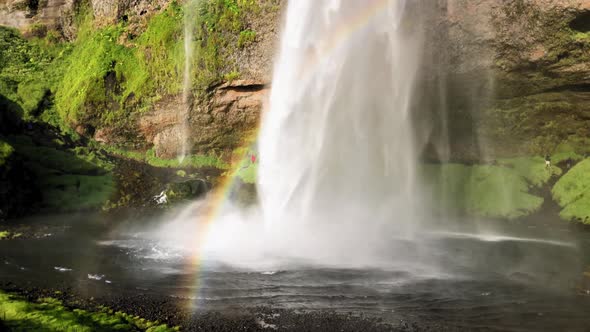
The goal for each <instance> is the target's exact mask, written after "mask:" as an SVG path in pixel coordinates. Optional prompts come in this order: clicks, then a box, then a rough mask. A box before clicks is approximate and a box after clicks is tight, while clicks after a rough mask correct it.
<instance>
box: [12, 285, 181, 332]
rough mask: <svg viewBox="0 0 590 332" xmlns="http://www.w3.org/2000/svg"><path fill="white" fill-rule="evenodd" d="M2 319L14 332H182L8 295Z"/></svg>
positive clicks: (136, 319)
mask: <svg viewBox="0 0 590 332" xmlns="http://www.w3.org/2000/svg"><path fill="white" fill-rule="evenodd" d="M0 317H2V322H3V324H4V325H5V326H6V327H7V328H8V329H9V330H11V331H80V332H82V331H89V332H90V331H149V332H167V331H178V328H170V327H168V326H166V325H165V324H160V323H158V322H151V321H147V320H145V319H142V318H140V317H137V316H131V315H128V314H126V313H123V312H120V311H117V312H114V311H113V310H109V309H108V308H104V307H102V308H100V310H99V311H95V312H91V311H86V310H81V309H71V308H68V307H65V306H64V305H63V303H62V302H61V301H59V300H56V299H53V298H41V299H38V300H37V301H35V302H29V301H26V300H25V299H24V298H22V297H19V296H15V295H10V294H7V293H4V292H0Z"/></svg>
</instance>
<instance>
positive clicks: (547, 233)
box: [0, 215, 590, 331]
mask: <svg viewBox="0 0 590 332" xmlns="http://www.w3.org/2000/svg"><path fill="white" fill-rule="evenodd" d="M111 218H112V217H111ZM108 219H109V218H107V217H104V216H95V215H90V216H89V215H69V216H55V217H40V218H36V221H34V222H43V223H50V224H53V225H54V226H55V225H58V226H60V228H59V229H62V230H63V231H60V232H56V233H55V234H47V236H45V237H42V238H39V239H22V240H19V239H17V240H8V241H0V282H9V281H12V282H14V283H16V284H20V283H24V284H27V285H35V286H40V287H52V286H55V285H68V286H70V287H72V288H73V289H75V290H76V291H77V292H80V293H81V294H89V295H92V294H96V293H100V292H104V291H110V292H121V293H122V294H124V293H142V294H157V295H163V296H170V297H174V298H179V299H189V300H190V302H191V303H192V307H193V309H194V310H226V309H239V308H244V307H256V306H270V307H275V308H292V309H301V310H325V309H328V310H336V311H342V312H356V313H365V314H369V315H377V316H380V317H383V318H384V319H385V320H389V321H399V320H400V319H403V320H407V321H413V322H424V321H436V322H438V323H440V322H442V323H444V324H447V325H448V326H451V327H455V328H460V329H465V330H469V329H475V328H484V329H485V328H489V329H490V330H502V331H506V330H511V331H539V330H552V331H588V330H590V315H589V313H590V278H588V276H587V275H585V272H587V271H588V270H589V269H590V233H588V232H587V231H585V230H581V229H577V228H573V227H570V225H568V224H567V223H563V224H562V223H552V224H550V225H549V226H548V225H546V224H539V225H530V224H529V225H526V224H507V223H505V222H503V223H502V227H500V229H502V230H501V231H498V232H496V233H494V234H485V235H482V234H480V233H475V232H466V231H448V230H445V231H432V232H423V234H420V237H419V239H420V240H419V241H418V240H414V241H413V240H401V239H392V240H391V241H392V243H394V245H392V246H391V247H390V248H391V249H390V250H391V252H390V256H391V260H390V261H389V262H386V263H384V264H382V266H380V267H375V266H372V267H370V268H360V267H359V268H343V267H339V266H328V265H319V264H312V263H306V262H304V261H301V262H293V261H290V262H288V263H287V262H285V263H283V264H275V265H274V266H269V267H265V268H256V269H249V268H244V267H240V268H237V267H233V266H231V265H228V264H224V263H221V262H216V261H215V260H214V259H210V260H207V259H202V260H200V261H198V262H195V261H194V257H193V255H190V254H188V253H187V251H186V250H184V249H183V248H181V247H173V246H170V245H169V244H163V243H161V242H158V241H155V240H153V239H152V238H150V237H148V236H145V234H143V233H140V232H118V231H117V232H113V231H110V230H111V227H110V226H109V225H113V224H116V221H114V220H108ZM490 222H492V221H490ZM556 225H557V226H556ZM359 241H362V239H359ZM351 248H354V244H351ZM424 253H428V255H424Z"/></svg>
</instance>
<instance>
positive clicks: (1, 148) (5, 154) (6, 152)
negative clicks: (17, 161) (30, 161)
mask: <svg viewBox="0 0 590 332" xmlns="http://www.w3.org/2000/svg"><path fill="white" fill-rule="evenodd" d="M13 152H14V148H13V147H12V146H11V145H10V144H8V143H6V142H4V141H0V166H2V165H4V163H6V160H7V159H8V158H9V157H10V156H11V155H12V153H13Z"/></svg>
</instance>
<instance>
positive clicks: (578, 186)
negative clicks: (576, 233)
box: [551, 159, 590, 224]
mask: <svg viewBox="0 0 590 332" xmlns="http://www.w3.org/2000/svg"><path fill="white" fill-rule="evenodd" d="M551 193H552V194H553V198H554V199H555V201H557V203H558V204H559V205H560V206H561V207H562V210H561V212H560V216H561V217H562V218H563V219H566V220H577V221H581V222H584V223H588V224H590V159H584V160H582V161H581V162H579V163H578V164H577V165H576V166H574V167H573V168H572V169H571V170H570V171H569V172H567V173H566V174H565V175H564V176H562V177H561V178H560V179H559V181H557V183H556V184H555V186H554V187H553V189H552V190H551Z"/></svg>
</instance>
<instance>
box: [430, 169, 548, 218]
mask: <svg viewBox="0 0 590 332" xmlns="http://www.w3.org/2000/svg"><path fill="white" fill-rule="evenodd" d="M516 164H519V165H520V164H521V162H519V163H516ZM522 164H524V163H522ZM520 167H522V166H520ZM423 171H424V173H423V174H424V180H425V182H426V183H427V185H430V186H429V187H430V188H431V191H432V198H433V201H434V202H435V203H438V204H436V205H438V206H439V207H440V209H442V210H443V211H447V212H455V213H457V212H458V213H467V214H469V215H473V216H481V217H494V218H508V219H513V218H518V217H522V216H526V215H529V214H531V213H533V212H534V211H537V210H538V209H539V208H540V207H541V205H542V204H543V198H541V197H538V196H535V195H532V194H530V193H529V186H530V185H531V184H530V183H529V182H528V180H527V178H526V177H525V176H523V175H522V174H521V173H520V172H521V170H519V169H517V168H513V167H502V166H492V165H474V166H470V165H461V164H440V165H425V166H424V167H423ZM534 179H535V180H537V179H536V178H534Z"/></svg>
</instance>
